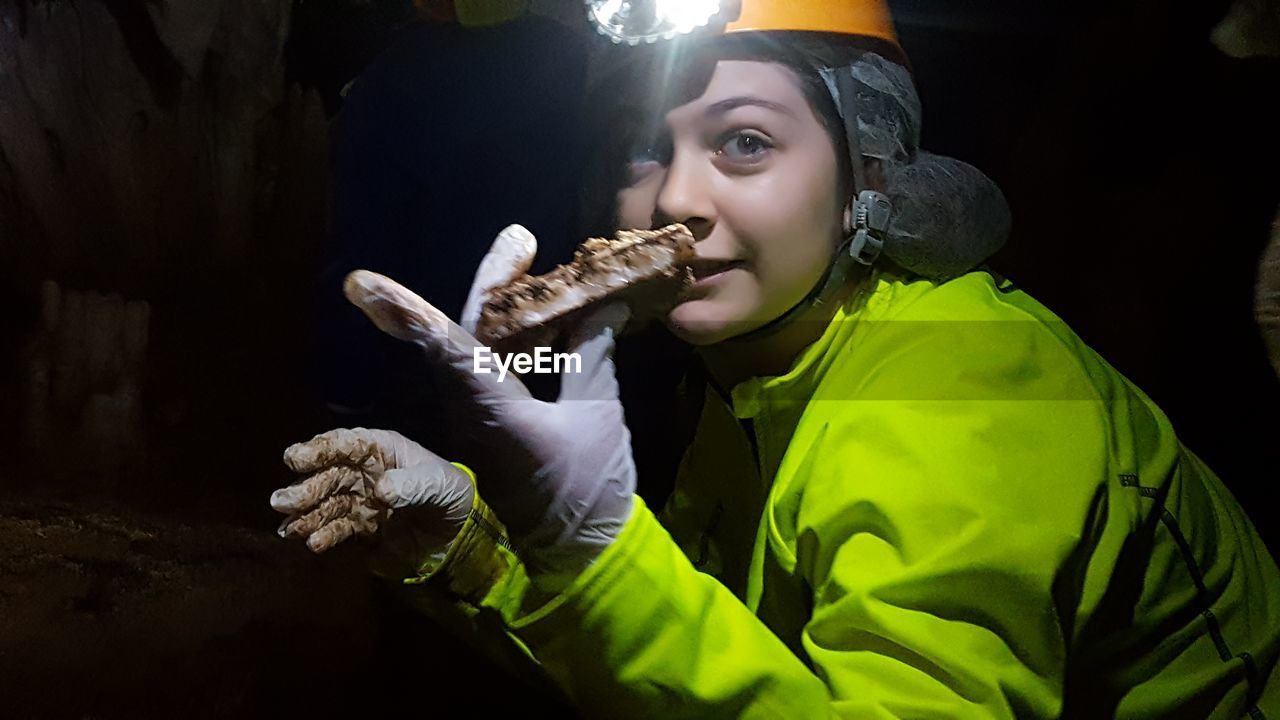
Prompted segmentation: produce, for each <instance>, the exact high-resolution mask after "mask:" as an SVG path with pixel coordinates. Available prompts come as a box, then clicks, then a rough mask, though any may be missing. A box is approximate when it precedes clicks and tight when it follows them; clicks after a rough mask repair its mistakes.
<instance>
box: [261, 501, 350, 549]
mask: <svg viewBox="0 0 1280 720" xmlns="http://www.w3.org/2000/svg"><path fill="white" fill-rule="evenodd" d="M355 501H356V497H355V496H354V495H349V494H343V495H334V496H332V497H329V498H326V499H325V501H324V502H322V503H320V506H319V507H317V508H316V509H314V510H312V511H311V512H308V513H305V514H303V515H301V516H298V515H293V516H290V517H289V519H288V520H285V521H284V522H283V523H281V525H280V530H279V533H280V537H285V538H287V537H299V536H307V535H310V534H312V533H314V532H315V531H317V530H319V529H320V528H322V527H324V526H325V525H327V524H328V523H331V522H333V521H334V520H337V519H338V518H340V517H346V516H347V515H350V514H351V509H352V508H353V507H354V506H355Z"/></svg>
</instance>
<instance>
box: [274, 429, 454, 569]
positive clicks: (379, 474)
mask: <svg viewBox="0 0 1280 720" xmlns="http://www.w3.org/2000/svg"><path fill="white" fill-rule="evenodd" d="M284 462H285V464H286V465H288V466H289V468H290V469H291V470H293V471H294V472H297V473H304V474H306V475H307V478H306V479H304V480H302V481H301V482H298V483H297V484H294V485H291V486H289V487H286V488H281V489H280V490H276V491H275V492H274V493H272V494H271V507H273V508H275V509H276V510H278V511H279V512H282V513H287V514H288V515H289V517H288V519H286V520H285V521H284V523H283V524H281V526H280V535H281V537H300V538H305V539H306V542H307V547H309V548H310V549H311V550H312V551H313V552H317V553H321V552H324V551H325V550H328V549H329V548H331V547H333V546H334V545H337V544H338V543H340V542H342V541H343V540H345V539H347V538H349V537H351V536H352V535H371V534H373V533H374V532H377V531H378V530H379V529H382V528H383V527H384V526H387V527H386V530H385V531H384V532H383V533H381V535H382V538H381V540H382V542H381V545H382V548H383V550H384V552H382V553H381V556H382V560H381V568H382V570H383V574H387V575H397V576H399V577H401V578H403V577H406V576H411V575H414V574H416V573H418V572H420V571H421V570H422V569H423V566H424V564H429V565H431V566H433V567H434V566H436V565H439V563H440V562H441V561H443V560H444V557H445V555H446V554H447V553H448V550H449V545H450V543H451V542H452V541H453V539H454V538H455V537H457V535H458V531H459V530H461V529H462V525H463V523H464V522H465V521H466V519H467V514H468V513H469V512H470V511H471V506H472V503H473V501H474V498H475V490H474V487H473V486H472V482H471V478H470V477H468V476H467V474H466V473H465V472H464V471H462V470H461V469H459V468H458V467H456V466H454V465H452V464H450V463H448V462H446V461H444V460H443V459H441V458H440V457H439V456H437V455H436V454H435V453H432V452H431V451H429V450H427V449H425V448H423V447H422V446H421V445H418V444H417V443H415V442H413V441H411V440H409V439H408V438H406V437H404V436H403V435H401V434H399V433H396V432H391V431H389V430H366V429H364V428H355V429H352V430H347V429H341V430H330V431H329V432H326V433H323V434H321V435H317V436H315V437H314V438H312V439H311V440H309V441H307V442H304V443H298V444H296V445H292V446H290V447H289V448H288V449H287V450H285V452H284Z"/></svg>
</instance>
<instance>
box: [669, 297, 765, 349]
mask: <svg viewBox="0 0 1280 720" xmlns="http://www.w3.org/2000/svg"><path fill="white" fill-rule="evenodd" d="M718 305H719V303H714V302H707V301H705V300H691V301H688V302H684V303H681V304H679V305H677V306H676V307H675V309H673V310H672V311H671V312H670V313H669V314H668V315H667V319H666V324H667V328H668V329H670V330H671V333H672V334H673V335H675V336H676V337H678V338H680V339H681V340H683V341H685V342H687V343H689V344H690V345H698V346H702V345H714V344H716V343H718V342H721V341H723V340H728V339H729V338H731V337H734V336H735V335H740V334H742V333H744V332H746V331H748V330H750V329H751V328H750V327H747V326H746V324H744V323H743V322H742V321H741V320H739V319H737V317H736V316H735V315H734V314H732V313H727V312H725V308H722V307H718Z"/></svg>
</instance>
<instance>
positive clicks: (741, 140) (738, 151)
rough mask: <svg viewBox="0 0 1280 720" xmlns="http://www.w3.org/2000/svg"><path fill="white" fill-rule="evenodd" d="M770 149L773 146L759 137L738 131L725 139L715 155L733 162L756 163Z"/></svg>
mask: <svg viewBox="0 0 1280 720" xmlns="http://www.w3.org/2000/svg"><path fill="white" fill-rule="evenodd" d="M771 149H773V144H772V143H770V142H769V141H768V140H766V139H764V138H763V137H761V136H760V135H756V134H755V133H748V132H742V131H738V132H735V133H733V134H731V135H729V136H728V137H727V138H725V140H724V142H723V143H721V145H720V147H719V148H718V149H717V150H716V155H719V156H721V157H723V158H726V159H728V160H732V161H735V162H756V161H759V160H760V159H761V158H763V157H764V155H765V154H766V153H768V152H769V150H771Z"/></svg>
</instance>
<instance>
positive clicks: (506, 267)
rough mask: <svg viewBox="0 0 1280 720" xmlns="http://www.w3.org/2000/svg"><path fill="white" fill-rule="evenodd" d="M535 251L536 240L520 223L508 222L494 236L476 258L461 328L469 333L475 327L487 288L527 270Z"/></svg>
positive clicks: (531, 263) (507, 281)
mask: <svg viewBox="0 0 1280 720" xmlns="http://www.w3.org/2000/svg"><path fill="white" fill-rule="evenodd" d="M537 253H538V240H537V238H535V237H534V236H533V233H531V232H529V231H528V230H527V229H525V228H524V227H523V226H521V225H510V226H508V227H507V228H506V229H504V230H503V231H502V232H500V233H498V237H497V238H495V239H494V241H493V245H492V246H490V248H489V252H488V253H487V254H486V255H485V256H484V260H481V261H480V268H479V269H478V270H476V277H475V280H474V281H472V283H471V291H470V292H469V293H468V294H467V302H466V304H465V305H463V306H462V322H461V323H460V324H461V325H462V328H463V329H464V330H466V331H467V332H469V333H474V332H475V331H476V323H478V322H480V311H481V310H483V309H484V303H485V300H487V299H488V295H489V291H490V290H492V289H494V288H495V287H500V286H502V285H506V284H507V283H509V282H511V281H512V280H514V279H516V278H517V277H519V276H521V275H524V274H525V273H527V272H529V267H530V266H531V265H533V257H534V255H536V254H537Z"/></svg>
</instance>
